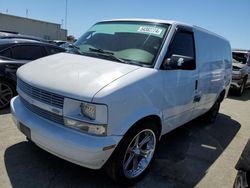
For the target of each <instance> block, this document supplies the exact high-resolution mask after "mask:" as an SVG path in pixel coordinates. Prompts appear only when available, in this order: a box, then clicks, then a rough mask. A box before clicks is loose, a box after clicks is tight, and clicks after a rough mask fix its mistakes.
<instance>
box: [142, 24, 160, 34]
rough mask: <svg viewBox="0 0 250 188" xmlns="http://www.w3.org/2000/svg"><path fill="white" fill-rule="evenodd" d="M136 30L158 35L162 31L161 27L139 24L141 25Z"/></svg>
mask: <svg viewBox="0 0 250 188" xmlns="http://www.w3.org/2000/svg"><path fill="white" fill-rule="evenodd" d="M137 31H138V32H143V33H151V34H155V35H160V34H161V32H162V29H160V28H157V27H145V26H141V27H139V29H138V30H137Z"/></svg>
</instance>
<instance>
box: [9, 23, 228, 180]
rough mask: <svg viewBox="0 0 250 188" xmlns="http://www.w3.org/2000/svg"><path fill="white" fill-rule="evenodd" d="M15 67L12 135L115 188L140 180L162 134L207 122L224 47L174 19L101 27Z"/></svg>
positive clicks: (223, 68)
mask: <svg viewBox="0 0 250 188" xmlns="http://www.w3.org/2000/svg"><path fill="white" fill-rule="evenodd" d="M69 48H70V52H71V53H60V54H57V55H52V56H49V57H45V58H41V59H39V60H36V61H33V62H31V63H29V64H27V65H24V66H22V67H21V68H19V69H18V72H17V77H18V81H17V82H18V84H17V91H18V94H19V96H17V97H15V98H13V99H12V101H11V110H12V114H13V116H14V117H15V119H16V124H17V127H18V129H19V130H20V131H21V132H22V133H24V134H25V135H26V136H27V138H28V139H30V140H31V141H32V142H34V143H35V144H36V145H38V146H39V147H41V148H43V149H44V150H46V151H48V152H50V153H52V154H54V155H56V156H58V157H60V158H63V159H66V160H68V161H71V162H73V163H76V164H79V165H81V166H84V167H88V168H91V169H100V168H102V167H104V168H105V169H106V170H107V172H108V174H109V175H110V176H111V177H112V178H113V179H114V180H115V181H116V182H119V183H133V182H136V181H137V180H138V179H140V178H141V177H142V176H143V175H144V174H145V172H146V169H148V167H149V165H150V163H151V162H152V159H153V156H154V154H155V149H156V147H157V144H158V141H159V139H160V138H161V136H162V135H163V134H166V133H168V132H169V131H171V130H173V129H175V128H177V127H179V126H181V125H183V124H185V123H187V122H189V121H190V120H192V119H194V118H196V117H198V116H201V115H203V116H204V118H205V119H207V120H209V121H210V122H213V121H214V120H215V118H216V116H217V114H218V111H219V107H220V103H221V101H222V100H223V99H224V97H225V96H226V95H227V92H228V89H229V87H230V81H231V69H232V55H231V47H230V44H229V42H228V41H227V40H226V39H224V38H222V37H220V36H218V35H216V34H214V33H211V32H209V31H206V30H204V29H201V28H199V27H196V26H191V25H187V24H183V23H178V22H174V21H163V20H144V19H134V20H133V19H129V20H128V19H126V20H109V21H102V22H99V23H97V24H95V25H94V26H92V27H91V28H90V29H89V30H88V31H87V32H86V33H85V34H84V35H83V36H82V37H81V38H79V40H78V41H77V42H76V43H75V44H74V45H70V46H69Z"/></svg>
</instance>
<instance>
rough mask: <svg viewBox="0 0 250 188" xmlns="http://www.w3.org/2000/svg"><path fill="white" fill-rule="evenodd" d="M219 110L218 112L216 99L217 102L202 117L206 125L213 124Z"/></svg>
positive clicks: (218, 104)
mask: <svg viewBox="0 0 250 188" xmlns="http://www.w3.org/2000/svg"><path fill="white" fill-rule="evenodd" d="M219 110H220V100H219V99H217V101H216V102H215V103H214V105H213V106H212V107H211V108H210V110H209V111H208V112H207V113H205V114H204V115H203V118H204V120H205V121H206V122H207V123H214V122H215V120H216V118H217V116H218V113H219Z"/></svg>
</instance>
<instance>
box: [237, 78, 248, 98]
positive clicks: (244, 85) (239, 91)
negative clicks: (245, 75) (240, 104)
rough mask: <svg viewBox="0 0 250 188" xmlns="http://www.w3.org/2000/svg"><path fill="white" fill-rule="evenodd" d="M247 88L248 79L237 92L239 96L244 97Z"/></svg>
mask: <svg viewBox="0 0 250 188" xmlns="http://www.w3.org/2000/svg"><path fill="white" fill-rule="evenodd" d="M245 87H246V79H244V80H243V82H242V84H241V86H240V89H239V90H238V91H237V95H238V96H242V95H243V93H244V90H245Z"/></svg>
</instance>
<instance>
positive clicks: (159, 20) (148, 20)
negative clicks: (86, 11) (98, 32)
mask: <svg viewBox="0 0 250 188" xmlns="http://www.w3.org/2000/svg"><path fill="white" fill-rule="evenodd" d="M111 21H139V22H140V21H141V22H154V23H163V24H171V25H182V26H188V27H193V28H195V29H197V30H200V31H203V32H206V33H208V34H211V35H215V36H217V37H219V38H221V39H224V40H226V41H228V40H227V39H226V38H224V37H222V36H221V35H218V34H216V33H214V32H212V31H209V30H207V29H204V28H202V27H199V26H196V25H191V24H187V23H183V22H179V21H174V20H162V19H142V18H126V19H111V20H102V21H100V22H111Z"/></svg>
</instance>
